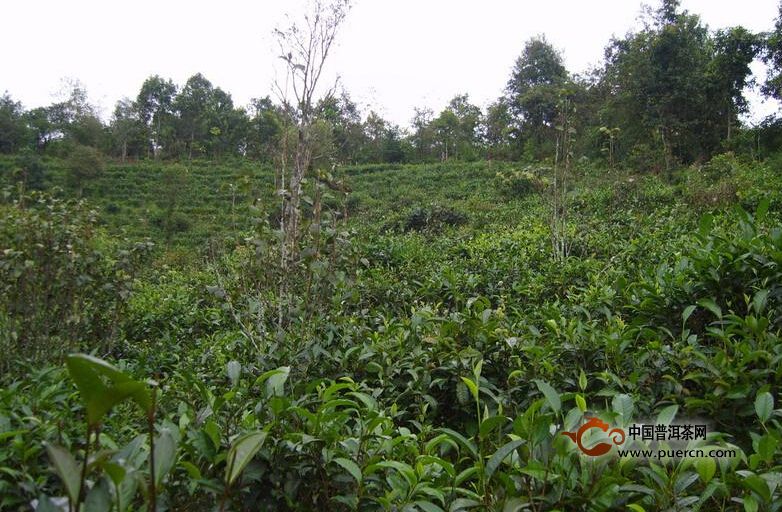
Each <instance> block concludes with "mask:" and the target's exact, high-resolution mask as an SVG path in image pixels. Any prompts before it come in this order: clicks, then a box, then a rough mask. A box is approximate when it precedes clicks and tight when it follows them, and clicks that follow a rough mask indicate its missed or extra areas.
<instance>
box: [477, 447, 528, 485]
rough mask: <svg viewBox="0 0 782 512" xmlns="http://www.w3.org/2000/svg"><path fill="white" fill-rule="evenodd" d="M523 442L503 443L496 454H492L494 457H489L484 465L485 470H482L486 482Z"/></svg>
mask: <svg viewBox="0 0 782 512" xmlns="http://www.w3.org/2000/svg"><path fill="white" fill-rule="evenodd" d="M525 442H526V440H525V439H516V440H514V441H510V442H508V443H505V444H504V445H502V446H501V447H500V448H499V449H498V450H497V451H496V452H494V455H492V456H491V458H490V459H489V462H487V463H486V468H484V473H485V475H486V480H489V479H490V478H491V477H492V475H493V474H494V472H495V471H497V468H499V467H500V464H502V461H503V460H505V457H507V456H508V455H510V454H511V453H512V452H513V451H514V450H515V449H516V448H518V447H519V446H521V445H522V444H524V443H525Z"/></svg>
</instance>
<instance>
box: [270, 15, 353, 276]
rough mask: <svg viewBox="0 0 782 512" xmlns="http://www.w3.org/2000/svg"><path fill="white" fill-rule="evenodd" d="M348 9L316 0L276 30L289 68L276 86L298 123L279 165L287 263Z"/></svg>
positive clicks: (293, 257)
mask: <svg viewBox="0 0 782 512" xmlns="http://www.w3.org/2000/svg"><path fill="white" fill-rule="evenodd" d="M349 9H350V2H349V0H331V1H321V0H314V1H313V2H312V3H311V4H310V5H309V8H308V12H307V13H306V14H305V15H304V17H303V20H302V21H301V22H299V23H296V22H293V23H291V24H290V26H289V27H288V28H287V29H284V30H280V29H277V30H275V35H276V36H277V42H278V44H279V48H280V59H282V60H283V61H284V62H285V68H286V77H285V81H284V82H283V83H281V82H280V81H278V82H277V83H275V87H276V90H277V93H278V95H279V97H280V100H281V101H282V104H283V106H284V108H285V109H286V112H287V114H288V116H287V117H288V119H289V120H290V122H292V123H294V124H295V132H296V140H295V142H294V143H293V144H292V146H293V147H285V148H283V151H284V152H285V155H284V156H283V160H284V162H283V163H282V165H281V168H280V173H281V175H280V181H279V183H280V190H279V194H280V196H281V198H282V214H281V216H280V229H281V231H282V233H283V244H282V249H283V250H282V257H281V260H282V263H283V266H284V267H287V266H288V265H289V264H290V263H291V262H293V261H295V260H296V258H297V257H298V243H299V230H300V223H301V218H300V217H301V212H300V202H301V195H302V182H303V180H304V179H305V176H306V173H307V170H308V169H309V167H310V165H311V163H312V151H313V147H312V146H313V144H312V140H311V131H312V125H313V121H314V117H315V112H314V109H315V101H316V98H317V93H318V83H319V81H320V79H321V75H322V73H323V69H324V67H325V64H326V60H327V58H328V56H329V53H330V51H331V49H332V46H333V44H334V40H335V39H336V36H337V32H338V30H339V27H340V25H341V24H342V22H343V21H344V20H345V16H346V15H347V13H348V10H349ZM335 88H336V84H333V85H332V87H331V88H330V89H329V90H328V91H327V93H326V95H329V94H333V92H334V89H335ZM286 139H287V134H286ZM285 142H286V143H285V144H284V145H285V146H288V144H287V140H286V141H285ZM288 154H290V157H291V160H292V162H291V166H290V170H288V169H287V167H288V166H287V159H288ZM288 172H289V175H287V174H288Z"/></svg>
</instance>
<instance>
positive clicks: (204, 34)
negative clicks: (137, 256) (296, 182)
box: [0, 0, 777, 126]
mask: <svg viewBox="0 0 782 512" xmlns="http://www.w3.org/2000/svg"><path fill="white" fill-rule="evenodd" d="M651 3H652V5H654V6H656V5H657V2H656V0H655V1H653V2H651ZM302 4H303V1H302V0H288V1H283V0H280V1H271V0H256V1H252V2H250V1H247V2H243V1H237V0H221V1H219V2H214V1H209V2H207V1H201V0H156V1H155V0H140V1H134V2H117V1H107V0H70V1H67V2H66V1H62V0H38V1H32V0H23V1H20V0H11V1H8V0H6V1H4V2H3V5H2V7H0V12H2V14H3V28H2V30H0V48H1V49H2V50H0V52H2V53H0V55H2V60H1V61H0V92H2V91H4V90H7V91H8V92H9V93H10V94H11V95H12V97H13V98H14V99H16V100H19V101H21V102H22V103H23V104H24V105H25V107H27V108H32V107H37V106H41V105H48V104H49V103H51V102H52V100H53V98H54V97H55V95H56V93H57V92H58V90H59V89H60V83H61V79H62V78H65V77H68V78H75V79H78V80H80V81H81V82H82V83H83V84H84V85H85V86H86V88H87V90H88V91H89V93H90V98H91V99H92V101H93V102H95V103H97V104H98V105H99V106H100V107H101V108H102V111H103V115H104V117H108V116H109V115H110V114H111V111H112V110H113V105H114V103H115V102H116V100H117V99H119V98H121V97H123V96H129V97H135V96H136V94H137V93H138V90H139V87H140V86H141V83H142V82H143V81H144V79H145V78H146V77H148V76H150V75H152V74H160V75H161V76H164V77H167V78H172V79H173V80H174V81H175V82H176V83H177V84H179V85H182V84H183V83H184V82H185V80H187V78H188V77H189V76H191V75H192V74H194V73H197V72H201V73H203V74H204V75H205V76H206V77H207V78H208V79H209V80H211V81H212V83H213V84H214V85H216V86H219V87H221V88H223V89H224V90H226V91H227V92H230V93H231V94H232V96H233V98H234V102H235V103H236V104H237V105H245V104H247V103H248V101H249V99H250V98H253V97H259V96H265V95H267V94H271V91H272V87H271V84H272V82H273V80H274V77H275V71H274V67H275V66H278V64H277V63H276V62H275V61H276V60H277V59H276V52H275V49H276V45H275V44H274V39H273V37H272V29H273V28H274V27H275V26H283V25H284V24H285V18H284V15H285V13H287V12H291V13H295V12H296V10H297V9H298V8H299V7H297V6H301V5H302ZM640 7H641V2H639V1H635V0H593V1H583V0H547V1H540V0H482V1H463V0H354V7H353V10H352V11H351V12H350V14H349V16H348V19H347V21H346V23H345V25H344V27H343V31H342V32H341V34H340V37H339V43H338V45H339V46H338V48H336V50H335V52H334V54H333V56H332V57H333V58H332V59H331V60H330V62H329V71H330V72H331V73H332V75H333V74H335V73H338V74H339V75H340V76H341V83H342V85H343V86H344V87H345V89H347V90H348V91H349V92H350V93H351V95H352V97H353V99H354V100H356V101H357V102H358V103H359V104H360V105H361V106H362V108H363V109H365V110H366V109H367V108H368V107H369V106H370V105H371V106H372V108H374V109H375V110H377V111H378V112H380V113H381V114H382V115H383V116H384V117H386V118H387V119H389V120H391V121H393V122H395V123H398V124H400V125H402V126H407V125H408V123H409V121H410V119H411V117H412V115H413V107H416V106H418V107H421V106H429V107H431V108H432V109H434V110H435V111H438V110H440V109H442V108H443V106H444V105H445V104H446V103H447V101H448V100H449V99H450V98H451V97H453V96H454V95H455V94H458V93H463V92H467V93H469V94H470V97H471V99H472V101H473V102H475V103H477V104H479V105H481V106H485V105H486V104H488V103H489V102H491V101H492V100H493V99H495V98H496V97H497V96H499V95H500V93H501V92H502V89H503V87H504V85H505V83H506V81H507V79H508V76H509V74H510V70H511V67H512V65H513V62H514V60H515V59H516V57H517V56H518V55H519V54H520V52H521V49H522V48H523V45H524V41H525V40H527V39H528V38H530V37H531V36H534V35H536V34H542V33H543V34H546V36H547V38H548V40H549V41H550V42H552V43H553V44H554V45H555V46H556V47H557V48H559V49H560V50H561V51H562V52H563V55H564V58H565V62H566V64H567V66H568V69H569V70H570V71H572V72H580V71H584V70H585V69H586V68H588V67H590V66H591V65H594V64H597V63H598V62H599V61H600V59H601V57H602V53H603V49H604V47H605V45H606V43H607V42H608V40H609V38H610V37H611V35H613V34H616V35H623V34H624V33H625V32H627V30H628V29H630V28H632V27H634V26H636V23H637V18H638V15H639V13H640ZM683 7H684V8H685V9H688V10H689V11H691V12H695V13H699V14H700V15H701V16H702V18H703V20H704V21H705V22H706V23H707V24H708V25H709V27H710V28H712V29H716V28H720V27H727V26H733V25H743V26H744V27H746V28H748V29H750V30H753V31H761V30H769V29H770V28H771V27H772V26H773V22H774V18H775V17H776V15H777V0H744V1H742V2H734V1H728V0H683ZM758 70H759V71H761V70H760V69H758ZM325 80H329V78H328V77H326V78H325ZM753 108H754V110H755V113H754V117H755V118H758V117H761V116H762V115H764V114H767V113H770V112H773V111H774V110H775V109H776V108H777V106H776V105H772V104H770V103H765V104H762V103H761V102H760V100H759V99H755V100H753Z"/></svg>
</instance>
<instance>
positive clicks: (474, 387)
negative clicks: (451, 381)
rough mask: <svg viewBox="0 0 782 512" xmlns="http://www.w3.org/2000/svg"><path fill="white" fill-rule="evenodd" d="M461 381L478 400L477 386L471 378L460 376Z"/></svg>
mask: <svg viewBox="0 0 782 512" xmlns="http://www.w3.org/2000/svg"><path fill="white" fill-rule="evenodd" d="M462 382H464V384H465V385H466V386H467V388H468V389H469V390H470V394H471V395H472V397H473V398H474V399H475V400H476V401H477V400H478V386H477V384H475V382H473V381H472V379H469V378H467V377H462Z"/></svg>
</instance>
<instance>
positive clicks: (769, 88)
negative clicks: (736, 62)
mask: <svg viewBox="0 0 782 512" xmlns="http://www.w3.org/2000/svg"><path fill="white" fill-rule="evenodd" d="M777 12H778V14H777V19H776V20H775V21H774V29H773V30H772V31H771V32H770V33H769V34H767V35H766V38H765V42H764V43H765V44H764V45H763V62H765V63H766V65H767V66H768V75H767V76H766V81H765V83H764V84H763V94H765V95H766V96H768V97H771V98H774V99H777V100H782V1H781V2H780V3H779V7H778V10H777Z"/></svg>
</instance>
